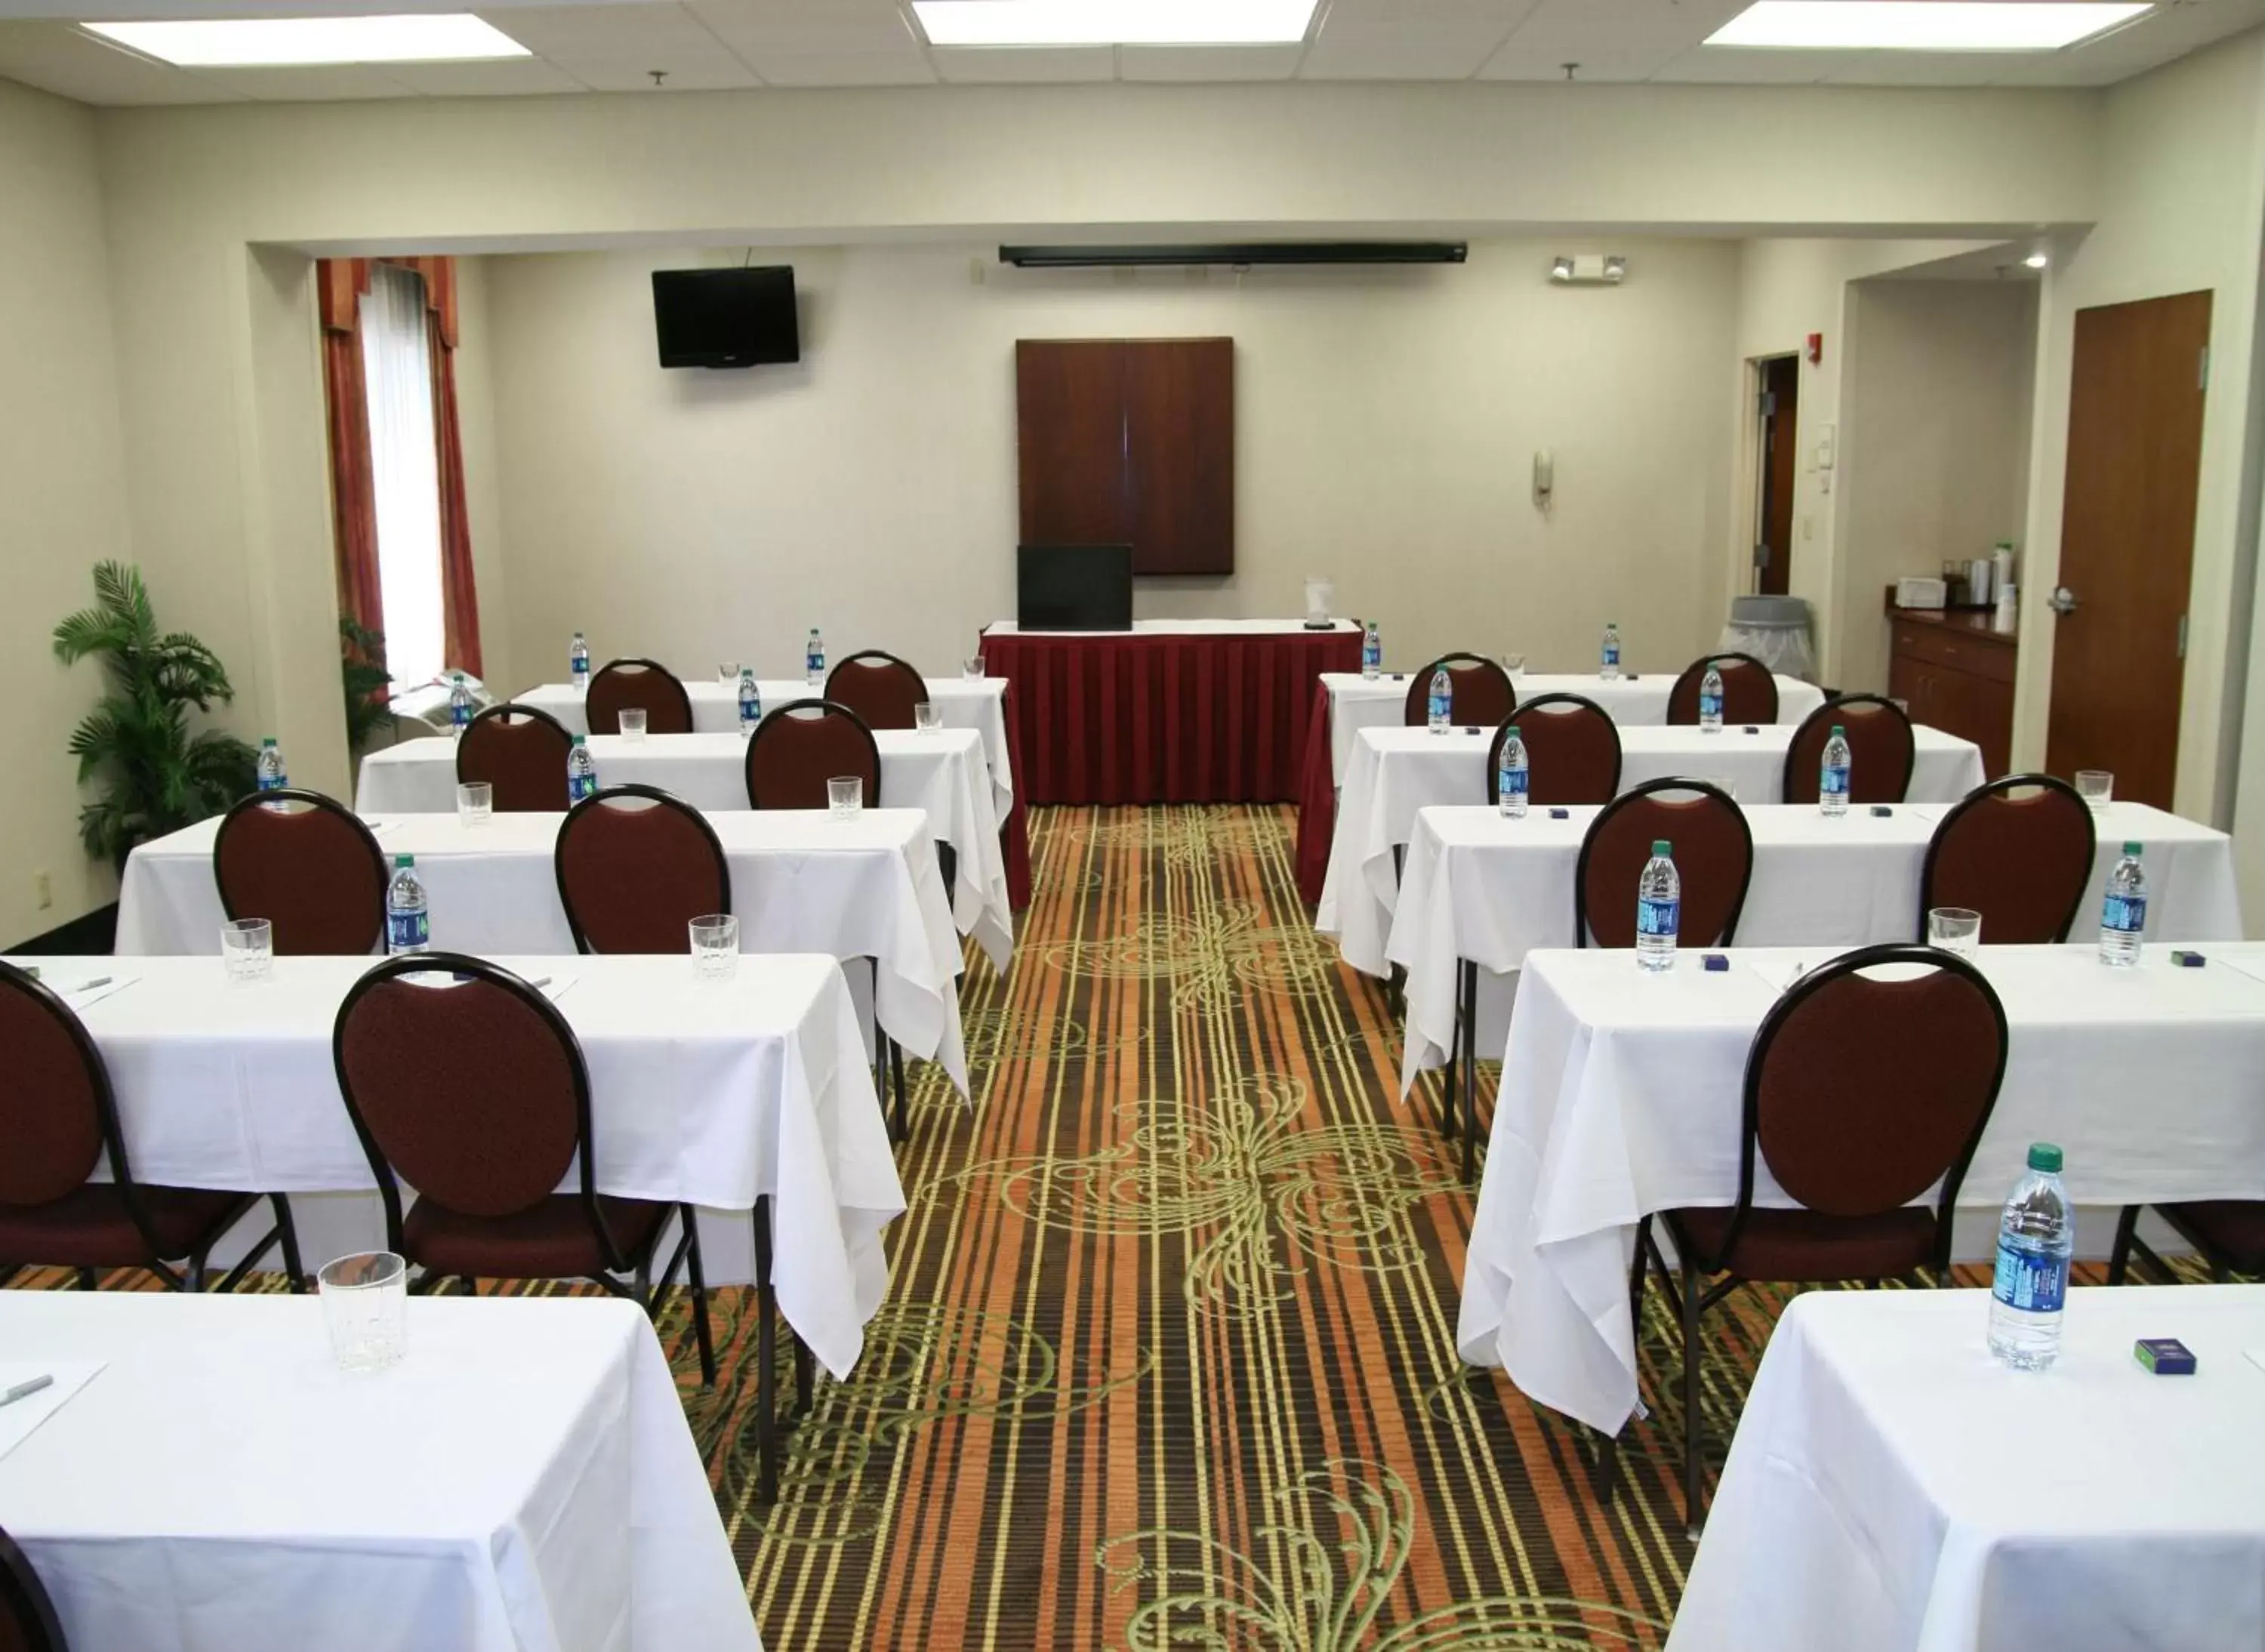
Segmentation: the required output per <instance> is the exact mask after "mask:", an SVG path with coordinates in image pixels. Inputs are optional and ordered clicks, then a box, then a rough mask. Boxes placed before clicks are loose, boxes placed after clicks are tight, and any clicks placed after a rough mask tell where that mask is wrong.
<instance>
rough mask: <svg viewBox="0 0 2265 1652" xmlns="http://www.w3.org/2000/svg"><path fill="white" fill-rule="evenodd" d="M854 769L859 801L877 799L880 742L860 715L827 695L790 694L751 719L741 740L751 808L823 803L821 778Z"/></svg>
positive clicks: (869, 802) (871, 803)
mask: <svg viewBox="0 0 2265 1652" xmlns="http://www.w3.org/2000/svg"><path fill="white" fill-rule="evenodd" d="M836 775H857V776H859V777H860V778H861V779H863V781H864V782H865V806H866V807H867V808H869V809H873V808H878V807H879V806H880V802H881V748H880V747H879V746H877V745H875V744H874V741H873V731H872V730H870V728H867V727H866V726H865V719H864V718H863V717H859V716H858V715H857V714H856V712H855V711H852V710H850V709H849V708H848V706H845V705H836V704H834V702H832V701H830V700H790V701H788V702H787V703H786V704H784V705H783V706H780V707H778V708H777V709H776V710H774V711H772V712H770V713H769V714H768V715H767V716H766V717H764V718H763V720H762V721H761V723H759V724H756V725H755V732H754V738H753V739H750V740H749V741H748V742H747V804H748V806H749V807H751V808H755V809H823V808H824V807H826V782H827V781H829V780H831V779H833V778H834V776H836Z"/></svg>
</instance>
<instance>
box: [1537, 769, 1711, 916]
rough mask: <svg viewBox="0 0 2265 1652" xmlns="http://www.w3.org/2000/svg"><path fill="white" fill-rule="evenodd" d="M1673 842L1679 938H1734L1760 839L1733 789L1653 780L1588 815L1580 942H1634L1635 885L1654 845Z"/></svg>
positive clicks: (1578, 873)
mask: <svg viewBox="0 0 2265 1652" xmlns="http://www.w3.org/2000/svg"><path fill="white" fill-rule="evenodd" d="M1661 838H1664V839H1666V840H1667V841H1668V842H1669V843H1670V844H1671V846H1672V852H1673V855H1674V859H1675V870H1676V873H1677V875H1678V876H1679V877H1680V878H1681V879H1682V883H1683V908H1682V912H1681V913H1680V920H1681V922H1680V927H1679V930H1678V932H1677V937H1676V939H1677V944H1678V945H1680V946H1686V947H1708V946H1728V945H1729V944H1730V942H1731V940H1732V938H1733V937H1734V936H1735V935H1736V934H1737V928H1738V913H1739V911H1740V909H1742V908H1743V907H1744V906H1745V904H1746V885H1747V884H1748V882H1749V881H1751V879H1752V877H1753V870H1754V839H1753V833H1752V830H1751V829H1750V828H1749V827H1748V826H1747V825H1746V817H1745V815H1744V812H1743V811H1741V810H1740V809H1739V807H1738V805H1737V803H1735V802H1734V801H1732V799H1731V798H1730V795H1729V794H1728V793H1727V792H1724V791H1722V790H1718V789H1716V788H1715V787H1714V786H1711V785H1709V784H1708V783H1707V782H1705V781H1703V780H1650V781H1646V782H1644V783H1643V784H1642V785H1641V786H1638V787H1635V789H1634V790H1630V791H1628V792H1627V793H1624V794H1623V795H1622V796H1620V797H1616V798H1614V799H1613V801H1612V802H1611V803H1609V804H1606V805H1605V810H1604V812H1603V813H1601V814H1599V816H1598V817H1597V818H1596V819H1594V820H1592V821H1591V822H1590V823H1589V831H1588V835H1587V836H1586V837H1584V838H1583V839H1582V841H1581V855H1580V859H1579V860H1578V861H1577V862H1576V863H1575V866H1574V870H1573V933H1574V937H1575V939H1574V944H1575V945H1576V946H1588V945H1591V937H1593V944H1595V945H1597V946H1601V947H1632V946H1634V945H1635V886H1636V879H1637V877H1638V875H1639V874H1640V873H1642V870H1643V865H1644V862H1646V861H1648V860H1650V858H1651V846H1652V844H1653V843H1654V842H1655V841H1657V840H1658V839H1661Z"/></svg>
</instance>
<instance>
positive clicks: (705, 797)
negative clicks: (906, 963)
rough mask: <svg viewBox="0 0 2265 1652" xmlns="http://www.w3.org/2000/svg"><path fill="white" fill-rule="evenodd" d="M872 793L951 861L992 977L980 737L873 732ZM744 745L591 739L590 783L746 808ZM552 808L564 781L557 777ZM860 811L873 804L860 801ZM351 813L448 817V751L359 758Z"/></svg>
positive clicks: (395, 750) (992, 897)
mask: <svg viewBox="0 0 2265 1652" xmlns="http://www.w3.org/2000/svg"><path fill="white" fill-rule="evenodd" d="M874 739H875V741H876V742H877V743H878V745H879V746H880V751H881V796H880V797H879V798H878V802H879V803H880V804H885V806H887V807H889V808H892V809H919V810H921V811H925V812H926V814H927V815H928V824H929V831H931V832H933V833H935V834H936V839H937V841H940V842H944V843H949V844H950V845H951V848H952V852H953V854H955V855H958V862H959V863H958V874H957V884H956V885H955V887H954V890H953V892H952V918H953V921H955V922H957V923H958V926H959V932H960V933H961V934H962V935H973V936H974V937H975V939H976V941H977V942H978V943H979V944H980V946H981V947H982V948H983V950H984V951H985V952H987V954H989V955H990V958H991V961H992V963H993V964H996V965H997V966H998V967H999V968H1000V969H1001V971H1004V970H1005V969H1006V967H1007V964H1008V961H1009V957H1011V956H1012V954H1013V951H1014V944H1015V942H1014V937H1015V918H1014V913H1013V912H1012V911H1011V910H1010V909H1009V906H1008V900H1007V862H1006V857H1005V855H1004V853H1003V852H1002V851H1001V848H1000V847H999V812H998V809H997V807H996V806H995V793H994V790H993V787H992V783H991V772H990V770H991V766H990V763H989V761H988V760H987V759H986V758H985V756H984V754H983V740H982V737H981V736H980V735H979V734H977V733H976V732H975V731H973V730H972V729H941V730H938V731H936V732H935V733H933V734H921V733H917V732H915V733H906V732H904V731H900V730H883V731H880V732H879V733H878V734H876V735H875V736H874ZM590 752H591V754H592V756H593V757H594V758H595V759H596V761H597V765H598V783H599V784H600V785H601V786H619V785H628V784H630V783H637V784H640V785H646V786H658V787H659V788H660V789H661V790H664V791H668V792H673V793H674V794H675V795H676V796H677V797H681V798H682V799H683V800H684V801H685V802H687V803H688V804H692V805H693V807H695V808H696V809H701V810H705V811H710V812H711V813H717V814H722V813H726V812H730V811H746V810H747V761H746V760H747V741H746V740H745V739H743V738H742V737H740V736H739V735H738V734H736V733H732V734H656V735H651V736H648V737H647V738H646V739H642V740H627V739H623V738H622V737H621V736H620V735H618V734H600V735H596V736H594V737H593V738H592V739H591V740H590ZM558 801H559V806H560V808H562V809H563V808H564V806H565V802H566V774H565V771H564V769H563V768H562V769H561V770H560V771H559V774H558ZM865 801H866V802H867V803H868V804H871V803H874V802H876V801H877V800H876V799H874V798H871V797H868V798H867V799H866V800H865ZM354 807H355V810H356V811H357V812H359V813H361V814H365V815H375V816H383V815H389V814H454V813H455V810H456V748H455V742H454V741H453V740H411V741H408V742H407V743H406V744H404V745H401V746H388V747H386V748H384V749H383V750H382V751H375V752H372V753H369V755H368V756H367V757H365V758H363V759H362V760H361V790H360V791H359V792H358V794H357V795H356V797H355V801H354Z"/></svg>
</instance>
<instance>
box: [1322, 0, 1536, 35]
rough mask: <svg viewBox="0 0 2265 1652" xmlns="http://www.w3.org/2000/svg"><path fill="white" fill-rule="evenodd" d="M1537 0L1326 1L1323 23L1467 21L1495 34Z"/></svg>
mask: <svg viewBox="0 0 2265 1652" xmlns="http://www.w3.org/2000/svg"><path fill="white" fill-rule="evenodd" d="M1538 4H1541V0H1328V4H1327V5H1326V6H1325V7H1324V8H1323V11H1322V22H1323V24H1324V25H1327V24H1329V23H1330V22H1333V21H1343V22H1351V23H1380V24H1384V25H1387V26H1390V25H1402V24H1412V25H1423V24H1427V23H1467V24H1473V25H1479V26H1481V27H1491V28H1492V29H1493V30H1494V32H1495V33H1496V34H1497V36H1500V35H1504V34H1507V33H1510V32H1511V30H1512V29H1514V28H1516V27H1517V26H1518V22H1519V20H1520V19H1522V18H1525V17H1526V15H1527V14H1528V13H1529V12H1531V11H1533V8H1534V7H1535V6H1536V5H1538Z"/></svg>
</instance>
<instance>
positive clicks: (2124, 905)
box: [2100, 895, 2147, 935]
mask: <svg viewBox="0 0 2265 1652" xmlns="http://www.w3.org/2000/svg"><path fill="white" fill-rule="evenodd" d="M2100 926H2101V928H2103V929H2112V930H2114V931H2116V933H2117V934H2118V935H2138V933H2139V932H2140V931H2141V930H2143V929H2145V928H2146V927H2147V898H2146V897H2145V895H2110V896H2109V897H2108V899H2107V902H2106V903H2105V907H2104V909H2103V910H2102V911H2101V914H2100Z"/></svg>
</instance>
